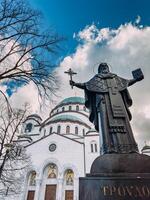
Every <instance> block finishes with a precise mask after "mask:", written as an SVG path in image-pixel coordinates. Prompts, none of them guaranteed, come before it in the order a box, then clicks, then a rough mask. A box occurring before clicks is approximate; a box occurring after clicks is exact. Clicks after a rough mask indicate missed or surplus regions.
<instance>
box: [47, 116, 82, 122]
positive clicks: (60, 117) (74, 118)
mask: <svg viewBox="0 0 150 200" xmlns="http://www.w3.org/2000/svg"><path fill="white" fill-rule="evenodd" d="M69 120H70V121H80V122H83V121H82V120H81V119H80V118H78V117H75V116H72V115H59V116H56V117H54V118H52V119H51V120H50V122H54V121H69Z"/></svg>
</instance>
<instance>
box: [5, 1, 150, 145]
mask: <svg viewBox="0 0 150 200" xmlns="http://www.w3.org/2000/svg"><path fill="white" fill-rule="evenodd" d="M29 2H30V4H31V6H32V7H33V8H35V9H38V10H40V11H41V12H42V13H43V15H44V18H45V19H44V22H43V24H44V25H45V26H47V27H53V29H54V30H55V31H56V33H58V34H59V35H63V36H64V37H66V38H67V39H68V40H65V41H64V42H63V43H62V45H61V46H62V48H61V49H62V50H61V51H60V52H59V55H58V57H59V56H60V57H59V58H58V60H57V61H56V62H57V63H58V66H57V68H56V72H57V74H58V76H59V78H60V81H61V85H60V89H59V90H58V94H57V97H56V98H57V99H54V100H55V101H54V102H55V104H57V103H59V102H60V101H61V100H63V99H64V98H67V97H71V96H84V94H83V91H81V90H79V89H75V88H74V89H73V90H72V89H71V87H70V85H69V77H68V76H67V75H66V74H64V71H66V70H68V69H69V68H72V69H73V71H75V72H77V75H76V76H74V77H73V80H74V81H76V82H86V81H87V80H89V79H90V78H91V77H92V76H93V75H94V74H95V73H96V71H97V67H98V64H99V63H100V62H107V63H108V65H109V66H110V70H111V71H112V72H114V73H116V74H118V75H120V76H121V77H124V78H127V79H128V78H132V73H131V72H132V70H135V69H136V68H140V67H141V69H142V71H143V73H144V75H145V78H144V80H143V81H141V82H140V83H137V84H135V85H134V86H132V87H131V88H130V89H129V90H130V93H131V96H132V98H133V106H132V107H131V112H132V114H133V120H132V127H133V129H134V132H135V135H136V138H137V141H138V143H140V144H141V145H143V144H144V141H149V142H150V137H149V130H150V123H149V122H150V101H149V99H150V92H149V91H150V83H149V82H150V81H149V77H150V59H149V55H150V15H149V9H150V0H130V1H129V0H95V1H94V0H93V1H89V0H80V1H73V0H29ZM42 20H43V19H42ZM130 22H131V23H130ZM74 33H76V36H77V37H75V38H73V35H74ZM77 38H78V39H77ZM56 59H57V58H56ZM58 61H60V63H59V62H58ZM12 87H13V85H11V87H10V88H8V89H9V91H7V92H8V93H11V91H12V89H13V88H12ZM29 91H32V92H29ZM139 94H140V95H139ZM10 98H11V101H12V102H13V105H14V106H16V105H17V107H18V106H20V107H21V106H22V105H23V103H24V102H25V103H26V102H28V103H29V104H30V105H31V108H32V109H31V110H32V111H31V112H33V113H38V114H40V115H42V116H43V117H44V118H46V116H48V115H49V110H50V109H51V108H53V107H54V105H53V104H52V102H51V101H49V102H47V105H49V106H50V108H49V109H47V108H46V109H45V110H44V108H43V110H42V111H41V109H40V106H39V101H38V100H39V96H38V91H37V88H35V86H34V84H33V83H31V82H30V83H29V84H28V85H25V86H24V87H18V88H17V91H16V92H14V93H13V94H12V95H11V97H10ZM137 121H138V123H137Z"/></svg>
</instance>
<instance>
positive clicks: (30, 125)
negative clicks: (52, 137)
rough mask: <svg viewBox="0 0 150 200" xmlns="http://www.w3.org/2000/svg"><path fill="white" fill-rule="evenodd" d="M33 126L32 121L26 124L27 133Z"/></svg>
mask: <svg viewBox="0 0 150 200" xmlns="http://www.w3.org/2000/svg"><path fill="white" fill-rule="evenodd" d="M32 128H33V124H32V123H28V124H27V125H26V128H25V133H29V132H31V130H32Z"/></svg>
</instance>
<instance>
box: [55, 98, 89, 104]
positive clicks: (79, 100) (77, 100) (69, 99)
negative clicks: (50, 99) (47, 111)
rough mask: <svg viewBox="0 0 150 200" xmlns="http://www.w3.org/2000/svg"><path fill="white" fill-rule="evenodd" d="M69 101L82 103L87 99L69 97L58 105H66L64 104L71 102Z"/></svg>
mask: <svg viewBox="0 0 150 200" xmlns="http://www.w3.org/2000/svg"><path fill="white" fill-rule="evenodd" d="M69 103H80V104H84V103H85V99H84V98H82V97H69V98H66V99H64V100H63V101H61V102H60V103H59V104H58V105H59V106H60V105H64V104H69Z"/></svg>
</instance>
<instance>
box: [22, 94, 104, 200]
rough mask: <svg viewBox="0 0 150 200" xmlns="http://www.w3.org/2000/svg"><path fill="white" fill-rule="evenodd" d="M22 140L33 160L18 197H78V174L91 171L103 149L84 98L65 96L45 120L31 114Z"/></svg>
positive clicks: (42, 199)
mask: <svg viewBox="0 0 150 200" xmlns="http://www.w3.org/2000/svg"><path fill="white" fill-rule="evenodd" d="M19 140H20V142H23V143H24V145H25V146H26V147H25V148H26V150H27V153H28V154H29V155H30V156H31V160H32V164H31V169H29V170H28V173H27V174H26V179H25V182H24V183H23V185H24V186H23V187H24V192H23V193H22V194H21V195H20V197H19V200H78V199H79V177H84V176H85V175H86V174H87V173H89V172H90V168H91V164H92V162H93V161H94V159H95V158H96V157H97V156H98V155H99V152H100V151H99V149H100V145H99V135H98V133H97V132H96V131H95V130H94V129H93V125H92V124H91V123H90V122H89V120H88V110H87V109H86V108H85V106H84V99H83V98H81V97H70V98H67V99H64V100H63V101H62V102H60V103H59V104H58V105H57V106H56V107H55V108H54V109H52V111H51V112H50V115H49V118H48V119H46V120H45V121H44V122H43V121H42V119H41V118H40V116H38V115H30V116H28V118H27V119H26V121H25V122H24V126H23V134H22V136H21V137H20V139H19Z"/></svg>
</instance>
